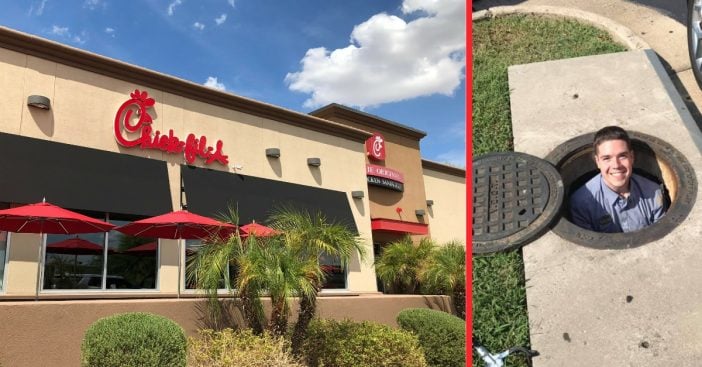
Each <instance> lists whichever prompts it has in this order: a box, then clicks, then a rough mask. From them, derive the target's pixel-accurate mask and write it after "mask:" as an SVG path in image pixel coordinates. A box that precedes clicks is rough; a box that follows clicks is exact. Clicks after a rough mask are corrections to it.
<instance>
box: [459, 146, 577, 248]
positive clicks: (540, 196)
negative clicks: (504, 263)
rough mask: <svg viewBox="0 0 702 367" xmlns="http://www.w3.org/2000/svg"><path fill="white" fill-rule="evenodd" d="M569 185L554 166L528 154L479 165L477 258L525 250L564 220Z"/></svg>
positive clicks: (487, 158) (492, 157)
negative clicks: (560, 216) (565, 188)
mask: <svg viewBox="0 0 702 367" xmlns="http://www.w3.org/2000/svg"><path fill="white" fill-rule="evenodd" d="M562 202H563V181H562V180H561V177H560V175H559V174H558V171H557V170H556V169H555V168H554V167H553V166H552V165H551V164H550V163H548V162H546V161H544V160H542V159H539V158H537V157H534V156H531V155H528V154H524V153H516V152H509V153H491V154H487V155H484V156H480V157H478V158H476V159H475V160H473V253H489V252H496V251H502V250H508V249H513V248H516V247H518V246H523V245H525V244H526V243H528V242H529V241H531V240H533V239H535V238H536V237H537V236H538V235H539V234H541V233H542V231H543V230H545V229H546V228H547V227H548V225H549V224H550V223H551V222H552V221H553V219H554V218H555V217H556V215H558V213H559V211H560V208H561V204H562Z"/></svg>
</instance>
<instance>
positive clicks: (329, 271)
mask: <svg viewBox="0 0 702 367" xmlns="http://www.w3.org/2000/svg"><path fill="white" fill-rule="evenodd" d="M319 265H320V266H321V267H322V270H324V272H325V273H326V279H325V281H324V285H323V286H322V289H345V288H346V270H345V269H344V268H343V267H342V266H341V260H340V259H339V258H338V257H336V256H330V255H327V254H323V255H322V256H321V257H320V258H319Z"/></svg>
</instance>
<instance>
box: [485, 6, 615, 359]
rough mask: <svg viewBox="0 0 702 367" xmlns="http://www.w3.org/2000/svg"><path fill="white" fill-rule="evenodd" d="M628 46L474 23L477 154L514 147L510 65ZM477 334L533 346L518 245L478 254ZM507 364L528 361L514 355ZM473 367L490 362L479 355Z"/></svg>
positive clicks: (569, 32) (552, 30)
mask: <svg viewBox="0 0 702 367" xmlns="http://www.w3.org/2000/svg"><path fill="white" fill-rule="evenodd" d="M625 50H626V48H625V47H624V46H622V45H620V44H618V43H616V42H614V41H613V40H612V38H611V37H610V36H609V34H607V33H606V32H604V31H601V30H599V29H597V28H594V27H592V26H589V25H585V24H582V23H579V22H576V21H572V20H564V19H558V18H547V17H538V16H533V15H513V16H505V17H499V18H494V19H485V20H482V21H478V22H475V23H474V24H473V134H472V136H473V156H474V157H477V156H479V155H481V154H485V153H488V152H501V151H510V150H512V149H513V142H512V122H511V116H510V107H509V86H508V82H507V67H508V66H510V65H519V64H528V63H532V62H539V61H546V60H555V59H565V58H571V57H579V56H588V55H596V54H604V53H612V52H619V51H625ZM576 72H577V71H576ZM535 92H537V91H535ZM473 334H474V335H475V336H476V337H477V338H478V339H479V340H480V341H481V342H482V344H483V345H485V346H486V347H487V348H488V350H490V352H491V353H497V352H501V351H503V350H505V349H508V348H511V347H515V346H527V347H528V346H529V325H528V315H527V307H526V290H525V280H524V264H523V262H522V255H521V251H520V250H517V251H511V252H507V253H500V254H495V255H491V256H475V257H474V258H473ZM536 358H539V357H536ZM507 365H508V366H510V367H521V366H526V363H525V362H524V360H523V358H521V357H519V356H515V357H509V358H508V359H507ZM473 366H474V367H482V366H484V364H483V362H482V361H479V360H478V359H476V358H475V356H474V358H473Z"/></svg>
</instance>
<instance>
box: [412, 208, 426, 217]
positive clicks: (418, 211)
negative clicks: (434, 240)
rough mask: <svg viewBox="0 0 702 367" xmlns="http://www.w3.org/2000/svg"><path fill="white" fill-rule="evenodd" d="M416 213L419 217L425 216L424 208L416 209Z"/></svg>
mask: <svg viewBox="0 0 702 367" xmlns="http://www.w3.org/2000/svg"><path fill="white" fill-rule="evenodd" d="M414 214H416V215H417V216H418V217H423V216H424V209H417V210H415V211H414Z"/></svg>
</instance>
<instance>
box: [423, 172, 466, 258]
mask: <svg viewBox="0 0 702 367" xmlns="http://www.w3.org/2000/svg"><path fill="white" fill-rule="evenodd" d="M424 186H425V189H426V196H427V200H433V201H434V204H433V205H432V206H430V207H429V208H428V210H427V213H428V214H429V229H430V231H431V238H432V239H433V240H435V241H437V242H439V243H445V242H449V241H454V240H457V241H460V242H461V243H462V244H464V245H465V244H466V179H465V177H458V176H455V175H451V174H447V173H444V172H439V171H435V170H431V169H427V168H424Z"/></svg>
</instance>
